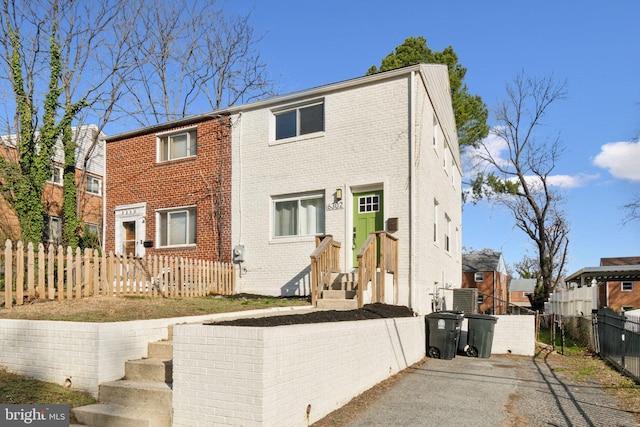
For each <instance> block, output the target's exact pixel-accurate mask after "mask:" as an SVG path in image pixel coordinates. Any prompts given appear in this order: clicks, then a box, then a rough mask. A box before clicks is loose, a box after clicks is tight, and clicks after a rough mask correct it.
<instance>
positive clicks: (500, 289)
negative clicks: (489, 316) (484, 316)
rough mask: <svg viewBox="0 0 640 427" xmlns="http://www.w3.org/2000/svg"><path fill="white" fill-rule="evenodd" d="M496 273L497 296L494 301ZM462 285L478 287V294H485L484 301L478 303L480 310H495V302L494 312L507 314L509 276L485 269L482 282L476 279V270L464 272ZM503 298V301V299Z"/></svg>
mask: <svg viewBox="0 0 640 427" xmlns="http://www.w3.org/2000/svg"><path fill="white" fill-rule="evenodd" d="M494 274H495V277H496V281H495V295H496V296H497V298H496V300H495V303H494V298H493V295H494V293H493V292H494V289H493V287H494V281H493V278H494ZM462 287H463V288H477V289H478V296H480V295H484V302H483V303H480V304H478V312H479V313H485V312H493V309H494V304H495V312H493V314H505V313H506V312H507V276H506V275H504V274H501V273H498V272H493V271H485V272H484V280H482V281H480V282H476V281H475V273H474V272H463V273H462ZM501 300H502V301H501Z"/></svg>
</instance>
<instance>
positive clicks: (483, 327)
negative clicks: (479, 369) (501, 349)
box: [464, 314, 498, 359]
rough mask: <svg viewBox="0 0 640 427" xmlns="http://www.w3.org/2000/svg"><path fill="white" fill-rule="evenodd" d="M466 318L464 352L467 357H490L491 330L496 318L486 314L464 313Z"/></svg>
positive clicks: (493, 327)
mask: <svg viewBox="0 0 640 427" xmlns="http://www.w3.org/2000/svg"><path fill="white" fill-rule="evenodd" d="M464 317H465V318H466V319H467V322H468V323H467V345H466V347H465V353H466V354H467V356H469V357H482V358H485V359H486V358H488V357H491V346H492V345H493V331H494V329H495V326H496V322H497V321H498V318H497V317H495V316H489V315H488V314H465V315H464Z"/></svg>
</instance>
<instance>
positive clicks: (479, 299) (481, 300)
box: [478, 294, 484, 304]
mask: <svg viewBox="0 0 640 427" xmlns="http://www.w3.org/2000/svg"><path fill="white" fill-rule="evenodd" d="M478 304H484V294H478Z"/></svg>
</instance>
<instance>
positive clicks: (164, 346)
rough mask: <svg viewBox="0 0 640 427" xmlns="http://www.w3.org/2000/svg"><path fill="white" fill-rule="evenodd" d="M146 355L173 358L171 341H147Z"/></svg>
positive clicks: (153, 357) (164, 358)
mask: <svg viewBox="0 0 640 427" xmlns="http://www.w3.org/2000/svg"><path fill="white" fill-rule="evenodd" d="M147 355H148V358H149V359H160V360H171V359H173V341H157V342H151V343H149V345H148V346H147Z"/></svg>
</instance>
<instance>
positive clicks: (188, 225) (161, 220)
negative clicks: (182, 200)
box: [156, 206, 197, 247]
mask: <svg viewBox="0 0 640 427" xmlns="http://www.w3.org/2000/svg"><path fill="white" fill-rule="evenodd" d="M156 224H157V226H158V231H157V235H158V246H159V247H169V246H185V245H195V244H196V224H197V220H196V207H195V206H190V207H183V208H176V209H166V210H159V211H157V212H156Z"/></svg>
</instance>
